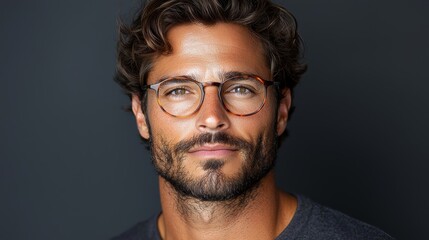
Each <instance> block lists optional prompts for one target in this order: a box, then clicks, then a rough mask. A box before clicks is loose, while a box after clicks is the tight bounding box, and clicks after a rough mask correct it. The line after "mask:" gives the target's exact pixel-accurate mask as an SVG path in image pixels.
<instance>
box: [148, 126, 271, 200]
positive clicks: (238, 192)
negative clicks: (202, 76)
mask: <svg viewBox="0 0 429 240" xmlns="http://www.w3.org/2000/svg"><path fill="white" fill-rule="evenodd" d="M158 137H159V141H156V139H151V140H152V141H151V142H150V147H151V150H152V162H153V164H154V166H155V169H156V171H157V172H158V174H159V175H160V176H161V177H163V178H164V179H165V180H167V182H168V183H170V184H171V186H172V187H173V188H174V190H175V191H176V192H177V193H178V195H179V196H178V197H180V198H193V199H197V200H200V201H212V202H213V201H230V200H234V199H237V198H239V197H240V196H244V195H246V194H249V193H250V192H251V191H252V190H253V189H255V188H256V187H257V186H258V184H259V182H260V181H261V179H263V178H264V177H265V176H266V175H267V174H268V172H270V170H271V169H272V168H273V167H274V164H275V157H276V153H277V136H276V131H275V129H272V131H271V132H269V133H268V134H267V135H266V136H265V137H263V135H262V134H261V135H260V136H258V138H257V141H256V143H255V144H252V143H250V142H248V141H246V140H243V139H240V138H237V137H233V136H231V135H229V134H227V133H225V132H217V133H203V134H200V135H196V136H194V137H192V138H191V139H187V140H182V141H180V142H178V143H177V144H171V143H169V142H168V141H166V140H165V139H164V138H163V137H162V136H158ZM214 143H219V144H225V145H229V146H232V147H234V148H236V149H238V150H239V151H240V155H239V156H240V157H242V158H243V161H242V162H243V163H242V165H241V169H239V170H238V171H237V174H235V175H234V176H226V175H225V174H224V173H223V172H222V170H221V169H222V166H223V165H224V163H225V162H224V160H223V159H209V160H207V161H206V162H205V163H204V165H203V169H204V170H205V174H204V175H203V176H202V177H199V178H196V177H192V176H191V174H189V173H188V172H187V171H186V170H185V166H184V165H185V163H184V162H185V160H186V153H187V152H188V151H189V150H190V149H191V148H193V147H195V146H201V145H204V144H214Z"/></svg>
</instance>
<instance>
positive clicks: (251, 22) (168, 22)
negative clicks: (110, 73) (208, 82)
mask: <svg viewBox="0 0 429 240" xmlns="http://www.w3.org/2000/svg"><path fill="white" fill-rule="evenodd" d="M218 22H224V23H234V24H238V25H241V26H244V27H246V28H247V29H248V30H249V31H250V32H251V33H252V34H253V35H254V36H256V37H257V39H259V40H260V41H261V43H262V46H263V50H264V54H265V57H266V61H267V63H268V66H269V67H270V68H271V74H272V76H273V78H272V79H271V80H273V81H277V82H279V83H280V86H281V87H282V88H284V87H286V88H289V89H290V91H291V92H292V90H293V88H294V87H295V85H296V84H297V83H298V81H299V79H300V77H301V75H302V74H303V73H304V72H305V70H306V65H305V64H303V63H301V51H302V41H301V38H300V36H299V35H298V33H297V23H296V20H295V17H294V16H293V15H292V14H291V13H290V12H289V11H287V10H286V9H285V8H283V7H281V6H279V5H276V4H274V3H272V2H271V1H269V0H210V1H202V0H149V1H147V2H146V3H145V4H144V5H143V8H142V9H140V10H139V11H138V13H137V15H136V17H135V19H134V20H133V21H132V23H131V24H130V25H126V24H123V23H120V24H119V40H118V46H117V72H116V77H115V81H116V82H118V83H119V84H120V85H121V86H122V88H123V89H124V90H125V92H126V94H127V95H128V96H129V97H130V98H131V97H132V95H137V96H139V97H140V98H143V97H144V92H143V90H142V86H144V85H145V84H146V81H147V75H148V73H149V71H150V70H151V68H152V64H153V61H154V60H155V59H156V57H157V56H159V55H161V54H168V53H170V52H171V50H172V49H171V45H170V43H169V42H168V40H167V37H166V36H167V32H168V31H169V30H170V29H171V28H172V27H174V26H176V25H179V24H185V23H202V24H205V25H213V24H216V23H218Z"/></svg>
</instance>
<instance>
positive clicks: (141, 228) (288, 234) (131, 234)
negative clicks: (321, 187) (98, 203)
mask: <svg viewBox="0 0 429 240" xmlns="http://www.w3.org/2000/svg"><path fill="white" fill-rule="evenodd" d="M296 196H297V199H298V208H297V210H296V213H295V215H294V216H293V218H292V221H291V222H290V223H289V225H288V226H287V227H286V228H285V229H284V230H283V232H281V233H280V235H279V236H277V238H276V239H275V240H291V239H300V240H310V239H317V240H325V239H326V240H337V239H347V240H353V239H381V240H384V239H393V238H392V237H390V236H389V235H388V234H386V233H385V232H383V231H381V230H380V229H378V228H376V227H373V226H371V225H369V224H366V223H364V222H361V221H359V220H356V219H354V218H351V217H349V216H347V215H345V214H343V213H341V212H338V211H336V210H333V209H330V208H328V207H324V206H322V205H320V204H318V203H315V202H313V201H312V200H310V199H309V198H306V197H304V196H302V195H296ZM156 222H157V216H153V217H151V218H149V219H148V220H146V221H143V222H141V223H138V224H137V225H136V226H134V227H133V228H131V229H130V230H128V231H126V232H125V233H123V234H121V235H120V236H118V237H115V238H113V239H112V240H161V238H160V237H159V233H158V228H157V225H156Z"/></svg>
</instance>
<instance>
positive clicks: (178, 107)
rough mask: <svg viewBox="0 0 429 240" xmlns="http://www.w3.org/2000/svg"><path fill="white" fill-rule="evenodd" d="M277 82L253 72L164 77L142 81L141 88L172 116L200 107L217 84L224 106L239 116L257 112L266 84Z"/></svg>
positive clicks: (181, 114) (187, 112)
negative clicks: (211, 77) (207, 78)
mask: <svg viewBox="0 0 429 240" xmlns="http://www.w3.org/2000/svg"><path fill="white" fill-rule="evenodd" d="M271 85H274V86H276V87H278V86H279V83H278V82H273V81H267V80H264V79H262V78H261V77H259V76H256V75H247V74H243V75H238V76H234V77H232V78H229V79H228V80H226V81H224V82H198V81H196V80H194V79H191V78H189V77H186V76H178V77H171V78H167V79H165V80H163V81H161V82H159V83H155V84H151V85H145V86H143V88H142V89H143V90H144V91H145V90H147V89H152V90H154V91H155V92H156V96H157V100H158V105H159V106H160V107H161V109H162V110H163V111H164V112H166V113H168V114H170V115H172V116H174V117H187V116H189V115H192V114H193V113H195V112H197V111H198V110H199V108H200V107H201V105H202V103H203V101H204V96H205V91H204V88H205V87H208V86H216V87H218V96H219V99H220V101H221V103H222V105H223V107H224V108H225V109H226V110H227V111H228V112H230V113H232V114H235V115H238V116H249V115H252V114H255V113H257V112H259V111H260V110H261V109H262V107H263V106H264V104H265V100H266V97H267V88H268V87H269V86H271Z"/></svg>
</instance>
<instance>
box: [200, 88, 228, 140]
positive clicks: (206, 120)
mask: <svg viewBox="0 0 429 240" xmlns="http://www.w3.org/2000/svg"><path fill="white" fill-rule="evenodd" d="M204 90H205V96H204V100H203V103H202V105H201V107H200V109H199V111H198V116H197V121H196V125H197V126H196V127H197V129H198V130H199V131H201V132H217V131H222V130H225V129H228V128H229V126H230V122H229V118H228V115H227V112H226V110H225V109H224V107H223V105H222V102H221V101H220V99H219V97H218V87H217V86H213V85H211V86H206V87H205V88H204Z"/></svg>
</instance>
